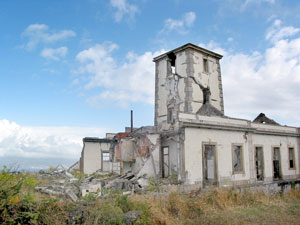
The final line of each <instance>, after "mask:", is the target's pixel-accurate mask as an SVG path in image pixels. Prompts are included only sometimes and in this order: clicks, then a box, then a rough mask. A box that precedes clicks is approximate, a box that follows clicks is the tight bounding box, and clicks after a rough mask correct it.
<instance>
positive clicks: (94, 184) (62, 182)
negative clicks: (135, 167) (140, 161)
mask: <svg viewBox="0 0 300 225" xmlns="http://www.w3.org/2000/svg"><path fill="white" fill-rule="evenodd" d="M38 177H39V178H40V179H46V180H48V181H49V183H47V184H43V185H40V186H37V187H36V188H35V189H36V190H37V191H39V192H41V193H44V194H48V195H50V196H56V197H62V198H64V197H65V198H68V199H71V200H72V201H77V200H78V199H79V198H80V197H84V196H86V195H88V194H90V193H92V194H93V195H94V196H96V197H101V196H106V195H109V194H110V193H111V192H112V191H113V192H121V193H123V194H124V195H128V194H132V193H137V192H140V191H141V190H143V186H142V185H144V183H145V182H144V180H145V178H142V177H141V178H138V177H136V175H135V174H133V173H132V172H127V173H126V174H125V175H116V174H105V173H102V172H100V171H98V172H96V173H94V174H92V175H90V176H88V177H85V178H82V179H78V178H76V177H74V175H72V174H71V173H69V172H68V170H67V169H65V168H64V167H62V166H58V167H56V168H55V169H54V170H52V171H44V170H41V171H39V173H38Z"/></svg>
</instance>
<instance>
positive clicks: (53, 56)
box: [41, 46, 68, 61]
mask: <svg viewBox="0 0 300 225" xmlns="http://www.w3.org/2000/svg"><path fill="white" fill-rule="evenodd" d="M67 52H68V48H67V47H65V46H63V47H60V48H44V49H43V50H42V52H41V56H42V57H44V58H46V59H50V60H56V61H57V60H59V59H60V58H63V57H65V56H66V54H67Z"/></svg>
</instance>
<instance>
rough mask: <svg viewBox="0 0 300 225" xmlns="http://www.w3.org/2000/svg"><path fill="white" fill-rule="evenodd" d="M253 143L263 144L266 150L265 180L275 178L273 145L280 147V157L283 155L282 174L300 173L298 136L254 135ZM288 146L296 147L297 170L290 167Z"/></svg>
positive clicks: (264, 150)
mask: <svg viewBox="0 0 300 225" xmlns="http://www.w3.org/2000/svg"><path fill="white" fill-rule="evenodd" d="M253 145H254V146H255V145H261V146H263V152H264V165H265V166H264V169H265V171H264V173H265V174H264V177H265V180H267V181H268V180H272V179H273V162H272V161H273V158H272V150H273V147H275V146H276V147H280V157H281V161H280V163H281V171H282V176H283V178H284V176H291V175H294V176H295V175H297V174H299V173H300V170H299V165H298V164H299V162H298V160H297V159H298V146H297V138H296V137H284V136H273V135H258V134H254V135H253ZM288 147H294V151H295V163H296V170H290V169H289V161H288V160H289V159H288Z"/></svg>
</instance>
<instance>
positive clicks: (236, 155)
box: [233, 145, 243, 173]
mask: <svg viewBox="0 0 300 225" xmlns="http://www.w3.org/2000/svg"><path fill="white" fill-rule="evenodd" d="M233 172H234V173H241V172H243V153H242V146H239V145H234V146H233Z"/></svg>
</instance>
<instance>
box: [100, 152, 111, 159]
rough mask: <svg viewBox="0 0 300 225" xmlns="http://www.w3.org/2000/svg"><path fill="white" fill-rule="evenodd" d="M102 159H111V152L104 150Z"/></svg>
mask: <svg viewBox="0 0 300 225" xmlns="http://www.w3.org/2000/svg"><path fill="white" fill-rule="evenodd" d="M102 160H103V161H109V160H110V157H109V152H103V153H102Z"/></svg>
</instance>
